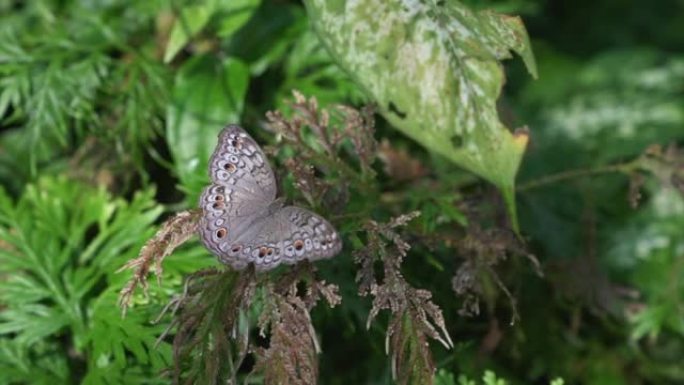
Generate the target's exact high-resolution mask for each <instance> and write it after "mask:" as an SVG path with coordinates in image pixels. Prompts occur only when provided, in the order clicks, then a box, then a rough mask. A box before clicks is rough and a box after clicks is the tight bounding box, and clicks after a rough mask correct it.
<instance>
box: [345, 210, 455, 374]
mask: <svg viewBox="0 0 684 385" xmlns="http://www.w3.org/2000/svg"><path fill="white" fill-rule="evenodd" d="M418 215H420V213H419V212H412V213H410V214H405V215H401V216H398V217H395V218H392V219H391V220H390V221H389V222H387V223H383V224H379V223H377V222H375V221H372V220H371V221H368V222H367V224H366V226H365V231H366V237H367V243H366V245H365V246H364V247H363V248H362V249H360V250H359V251H357V252H356V254H355V261H356V263H358V264H360V265H361V268H360V269H359V273H358V274H357V282H359V293H360V294H361V295H368V294H371V295H372V296H373V306H372V308H371V311H370V313H369V315H368V321H367V325H366V326H367V327H370V324H371V322H372V321H373V319H375V317H376V316H377V315H378V313H379V312H380V311H381V310H389V311H390V312H391V316H390V325H389V327H388V329H387V332H386V349H387V353H388V354H389V355H390V356H391V363H392V374H393V377H394V378H396V379H397V380H398V381H399V383H401V384H431V383H432V381H433V377H434V371H435V366H434V363H433V361H432V353H431V352H430V349H429V340H430V339H434V340H437V341H439V342H440V343H442V345H444V346H445V347H446V348H451V347H453V343H452V341H451V337H450V336H449V333H448V332H447V330H446V325H445V322H444V317H443V315H442V311H441V309H440V308H439V307H438V306H437V305H436V304H434V303H433V302H432V300H431V298H432V294H431V293H430V292H429V291H427V290H423V289H416V288H414V287H412V286H411V285H409V283H408V282H407V281H406V280H405V279H404V277H403V275H402V274H401V271H400V269H401V263H402V261H403V259H404V258H405V257H406V255H407V253H408V250H409V249H410V245H409V244H408V243H407V242H406V241H404V240H403V239H402V238H401V236H400V235H399V233H397V232H396V229H397V228H398V227H402V226H405V225H406V224H407V223H408V222H409V221H410V220H412V219H413V218H415V217H417V216H418ZM376 259H379V260H380V261H381V262H382V265H383V271H384V276H383V281H382V282H381V283H378V282H377V281H376V279H375V273H374V271H373V265H374V262H375V261H376Z"/></svg>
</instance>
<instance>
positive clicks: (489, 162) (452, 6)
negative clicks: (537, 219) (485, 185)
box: [305, 0, 536, 227]
mask: <svg viewBox="0 0 684 385" xmlns="http://www.w3.org/2000/svg"><path fill="white" fill-rule="evenodd" d="M305 4H306V6H307V9H308V11H309V14H310V16H311V21H312V23H313V25H314V27H315V29H316V31H317V32H318V34H319V37H320V38H321V40H322V41H323V43H324V44H325V45H326V46H327V48H328V49H329V50H330V52H331V53H332V54H333V55H334V56H335V57H336V58H337V61H338V63H339V64H340V65H341V66H342V67H344V68H345V69H346V70H347V71H348V72H349V73H350V74H351V75H352V76H353V77H354V78H355V79H356V81H357V82H358V83H359V84H360V85H361V86H362V87H363V88H364V89H365V90H366V91H367V92H368V93H369V94H370V95H371V97H372V98H373V99H375V101H376V102H377V103H378V104H379V106H380V112H381V113H382V114H383V116H384V117H385V118H387V119H388V120H389V121H390V122H391V123H392V124H393V125H394V126H395V127H396V128H398V129H399V130H401V131H402V132H404V133H405V134H406V135H408V136H410V137H412V138H413V139H415V140H416V141H418V142H420V143H421V144H423V145H424V146H425V147H427V148H429V149H430V150H432V151H435V152H437V153H439V154H442V155H443V156H446V157H447V158H449V159H450V160H452V161H453V162H455V163H456V164H458V165H460V166H461V167H464V168H466V169H468V170H470V171H472V172H474V173H476V174H478V175H480V176H482V177H483V178H485V179H487V180H488V181H490V182H492V183H493V184H495V185H496V186H498V187H499V188H500V189H501V190H502V191H503V193H504V197H505V198H506V201H507V204H508V208H509V212H510V213H511V216H512V218H511V219H512V222H513V225H514V227H517V223H516V222H517V220H516V217H515V206H514V201H513V186H514V180H515V175H516V173H517V170H518V166H519V165H520V161H521V158H522V155H523V153H524V151H525V146H526V145H527V140H528V138H527V135H525V134H519V135H516V134H512V133H511V132H510V131H509V130H508V129H507V128H506V127H505V126H504V125H503V124H502V123H501V122H500V121H499V116H498V113H497V110H496V100H497V98H498V97H499V94H500V91H501V87H502V85H503V82H504V74H503V70H502V68H501V64H500V63H499V61H500V60H502V59H506V58H509V57H511V51H514V52H517V53H518V54H519V55H520V56H521V57H522V58H523V60H524V62H525V64H526V65H527V68H528V70H529V72H530V73H531V74H532V75H533V76H536V67H535V63H534V58H533V55H532V50H531V48H530V45H529V41H528V37H527V32H526V31H525V28H524V26H523V24H522V22H521V20H520V19H519V18H517V17H509V16H504V15H499V14H496V13H493V12H489V11H483V12H477V13H476V12H472V11H470V10H469V9H468V8H467V7H465V6H464V5H462V4H461V3H459V2H457V1H447V2H436V1H409V0H391V1H386V0H372V1H364V2H354V1H343V0H307V1H305ZM378 15H382V17H378Z"/></svg>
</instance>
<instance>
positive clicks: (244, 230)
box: [199, 125, 342, 271]
mask: <svg viewBox="0 0 684 385" xmlns="http://www.w3.org/2000/svg"><path fill="white" fill-rule="evenodd" d="M209 176H210V177H211V179H212V184H210V185H209V186H207V187H206V188H205V189H204V191H203V192H202V196H201V197H200V201H199V206H200V208H202V209H203V212H204V215H203V216H202V218H201V220H200V230H199V235H200V240H201V241H202V243H203V244H204V246H205V247H206V248H207V249H209V250H210V251H211V252H212V253H213V254H215V255H217V256H218V258H219V260H220V261H221V262H223V263H225V264H227V265H230V266H232V267H233V268H235V269H244V268H245V267H247V266H248V265H249V264H250V263H253V264H254V265H255V267H256V269H257V270H258V271H263V270H269V269H272V268H274V267H276V266H278V265H279V264H281V263H285V264H294V263H297V262H299V261H302V260H311V261H314V260H317V259H323V258H330V257H333V256H334V255H336V254H337V253H339V251H340V250H341V249H342V241H341V239H340V237H339V235H338V234H337V232H336V231H335V229H334V228H333V227H332V225H331V224H330V223H328V221H326V220H325V219H324V218H322V217H320V216H318V215H317V214H315V213H313V212H311V211H309V210H306V209H304V208H301V207H297V206H285V205H284V200H283V199H276V193H277V188H276V181H275V177H274V175H273V171H272V170H271V167H270V166H269V164H268V161H267V159H266V157H265V155H264V153H263V152H262V151H261V148H259V146H258V144H257V143H256V142H255V141H254V139H252V138H251V137H250V136H249V134H247V133H246V132H245V131H244V130H243V129H242V128H241V127H239V126H236V125H229V126H227V127H226V128H224V129H223V131H221V133H220V134H219V141H218V145H217V147H216V150H214V154H213V155H212V157H211V159H210V161H209Z"/></svg>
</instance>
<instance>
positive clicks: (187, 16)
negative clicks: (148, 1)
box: [164, 0, 261, 63]
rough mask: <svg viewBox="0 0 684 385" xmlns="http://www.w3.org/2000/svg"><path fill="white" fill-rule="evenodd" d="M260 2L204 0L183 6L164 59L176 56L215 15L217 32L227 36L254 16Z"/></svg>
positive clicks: (169, 59)
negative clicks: (217, 18) (217, 25)
mask: <svg viewBox="0 0 684 385" xmlns="http://www.w3.org/2000/svg"><path fill="white" fill-rule="evenodd" d="M260 3H261V1H260V0H209V1H205V2H204V4H195V5H190V6H187V7H185V8H183V10H182V11H181V13H180V16H179V17H178V19H176V21H175V22H174V24H173V29H172V30H171V35H170V37H169V42H168V44H167V46H166V51H165V52H164V62H166V63H168V62H170V61H171V60H173V58H174V57H175V56H176V54H178V52H180V50H181V49H183V47H185V46H186V45H187V44H188V42H189V41H190V39H192V38H193V37H195V36H196V35H197V34H198V33H199V32H200V31H202V29H203V28H204V27H205V26H206V25H207V24H208V23H209V21H210V20H211V18H212V17H214V16H215V15H218V17H220V23H219V31H218V35H219V36H220V37H222V38H225V37H228V36H230V35H232V34H233V33H235V31H237V30H238V29H240V28H241V27H242V26H243V25H244V24H245V23H246V22H247V21H248V20H249V18H250V17H252V14H253V13H254V11H255V10H256V9H257V7H258V6H259V4H260Z"/></svg>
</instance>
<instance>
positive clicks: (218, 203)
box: [211, 202, 225, 209]
mask: <svg viewBox="0 0 684 385" xmlns="http://www.w3.org/2000/svg"><path fill="white" fill-rule="evenodd" d="M211 207H213V208H215V209H222V208H223V207H225V206H224V204H223V202H215V203H214V204H213V205H211Z"/></svg>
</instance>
